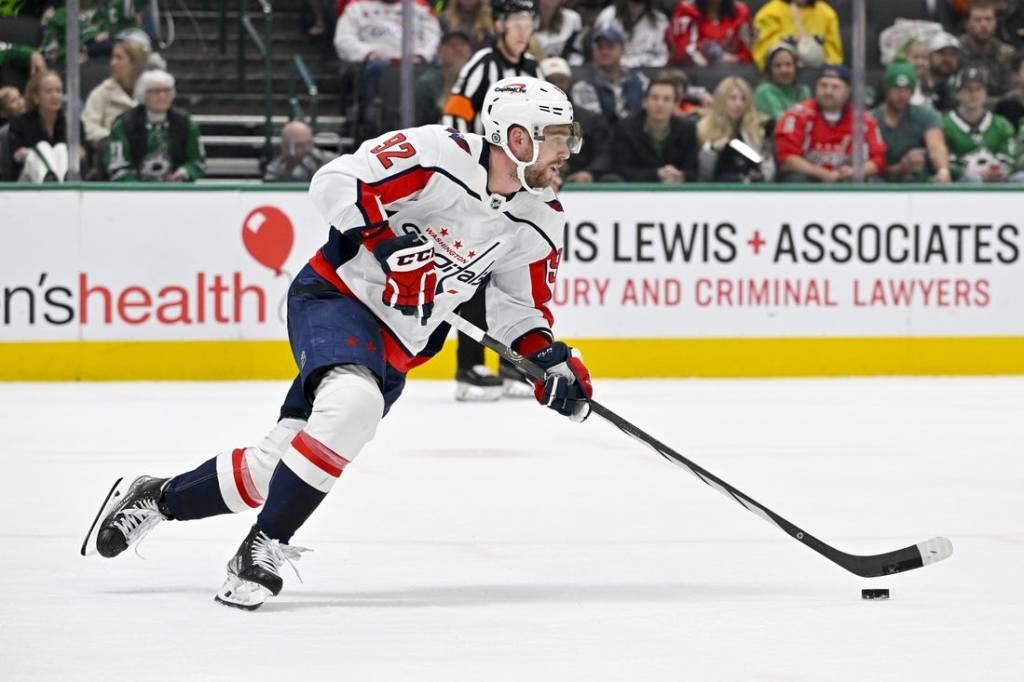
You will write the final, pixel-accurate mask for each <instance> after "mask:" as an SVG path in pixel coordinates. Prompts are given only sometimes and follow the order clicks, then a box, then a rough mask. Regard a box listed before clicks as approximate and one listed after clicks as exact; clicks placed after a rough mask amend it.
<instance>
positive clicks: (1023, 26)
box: [995, 0, 1024, 53]
mask: <svg viewBox="0 0 1024 682" xmlns="http://www.w3.org/2000/svg"><path fill="white" fill-rule="evenodd" d="M995 5H996V20H997V21H996V37H997V38H999V40H1001V41H1003V42H1004V43H1006V44H1007V45H1009V46H1010V47H1012V48H1013V49H1014V50H1015V51H1016V52H1017V53H1020V52H1021V51H1024V4H1021V0H996V3H995Z"/></svg>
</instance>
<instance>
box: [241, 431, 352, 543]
mask: <svg viewBox="0 0 1024 682" xmlns="http://www.w3.org/2000/svg"><path fill="white" fill-rule="evenodd" d="M348 463H349V462H348V460H347V459H345V458H344V457H342V456H341V455H339V454H337V453H336V452H333V451H331V450H330V449H329V448H328V447H327V446H325V445H324V444H323V443H321V442H319V441H317V440H316V439H314V438H313V437H312V436H310V435H308V434H307V433H306V432H304V431H300V432H299V434H298V435H297V436H295V440H294V441H292V447H291V448H289V450H288V452H287V453H285V456H284V459H283V460H282V462H281V463H280V464H278V465H277V469H275V470H274V475H273V477H271V479H270V491H269V492H268V493H267V503H266V504H265V505H264V507H263V509H262V510H261V511H260V515H259V518H258V519H257V521H256V523H257V524H258V525H259V527H260V530H262V531H263V532H264V533H266V534H267V535H268V536H270V537H271V538H274V539H275V540H280V541H281V542H285V543H287V542H288V541H289V540H291V537H292V535H294V534H295V531H297V530H298V529H299V527H300V526H301V525H302V524H303V523H305V522H306V519H308V518H309V516H310V514H312V513H313V511H314V510H315V509H316V508H317V507H318V506H319V505H320V503H321V502H322V501H323V499H324V498H325V497H327V493H328V492H329V491H330V489H331V488H332V487H334V483H335V481H337V480H338V477H339V476H341V472H342V471H344V469H345V467H346V466H347V465H348Z"/></svg>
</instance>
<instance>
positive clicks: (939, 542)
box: [833, 537, 953, 578]
mask: <svg viewBox="0 0 1024 682" xmlns="http://www.w3.org/2000/svg"><path fill="white" fill-rule="evenodd" d="M952 554H953V543H952V542H950V541H949V540H948V539H947V538H943V537H937V538H932V539H931V540H925V541H924V542H919V543H917V544H916V545H909V546H908V547H904V548H903V549H897V550H896V551H894V552H886V553H885V554H873V555H870V556H857V555H854V554H840V556H837V557H835V558H834V559H833V561H835V562H836V563H837V564H839V565H840V566H842V567H843V568H845V569H846V570H848V571H850V572H851V573H855V574H856V575H859V576H860V577H862V578H878V577H880V576H883V575H892V574H893V573H903V572H904V571H912V570H914V569H915V568H921V567H922V566H927V565H929V564H934V563H937V562H939V561H942V560H943V559H948V558H949V557H950V556H952Z"/></svg>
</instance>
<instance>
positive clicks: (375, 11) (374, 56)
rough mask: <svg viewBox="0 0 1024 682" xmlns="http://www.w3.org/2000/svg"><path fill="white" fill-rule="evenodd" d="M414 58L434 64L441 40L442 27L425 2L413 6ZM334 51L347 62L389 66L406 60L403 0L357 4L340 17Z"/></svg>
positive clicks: (357, 1)
mask: <svg viewBox="0 0 1024 682" xmlns="http://www.w3.org/2000/svg"><path fill="white" fill-rule="evenodd" d="M413 11H414V15H413V19H412V25H413V41H412V42H413V54H414V55H415V58H416V60H417V61H419V62H431V61H433V60H434V55H435V54H436V53H437V44H438V43H439V42H440V40H441V27H440V25H439V24H438V21H437V18H436V17H435V16H434V15H433V13H432V12H431V11H430V6H429V5H427V4H426V2H424V1H423V0H417V1H416V2H415V3H413ZM334 49H335V50H337V52H338V57H340V58H341V60H342V61H345V62H379V63H383V64H386V63H388V62H390V61H396V60H399V59H401V58H402V3H401V2H400V1H399V0H355V1H354V2H350V3H349V4H348V5H347V6H346V7H345V13H344V14H342V15H341V16H340V17H338V23H337V25H336V26H335V30H334Z"/></svg>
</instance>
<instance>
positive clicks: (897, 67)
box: [871, 59, 952, 183]
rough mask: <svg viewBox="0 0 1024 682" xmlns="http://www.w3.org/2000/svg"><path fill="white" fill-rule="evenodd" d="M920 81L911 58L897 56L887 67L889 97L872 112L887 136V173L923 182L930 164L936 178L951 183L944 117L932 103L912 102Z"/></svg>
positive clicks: (898, 179)
mask: <svg viewBox="0 0 1024 682" xmlns="http://www.w3.org/2000/svg"><path fill="white" fill-rule="evenodd" d="M916 85H917V73H916V72H915V70H914V67H913V66H911V65H910V63H909V62H906V61H903V60H900V59H897V60H894V61H893V62H892V63H890V64H889V66H888V67H886V69H885V78H884V81H883V86H882V89H883V90H884V92H885V101H884V102H882V104H880V105H878V107H876V108H875V109H874V111H872V112H871V114H872V116H874V117H875V120H876V121H877V122H878V131H879V133H881V135H882V139H883V140H885V147H886V153H885V176H886V179H887V180H889V182H921V181H923V180H925V179H926V178H927V177H928V175H929V174H930V172H929V167H930V168H932V169H934V170H933V171H932V172H934V176H933V177H932V180H933V181H934V182H938V183H948V182H950V181H951V180H952V176H951V175H950V171H949V150H948V149H946V140H945V137H944V136H943V133H942V118H941V117H940V116H939V115H938V114H937V113H935V110H934V109H932V108H931V107H923V106H918V105H916V104H913V103H912V101H913V93H914V89H915V86H916Z"/></svg>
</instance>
